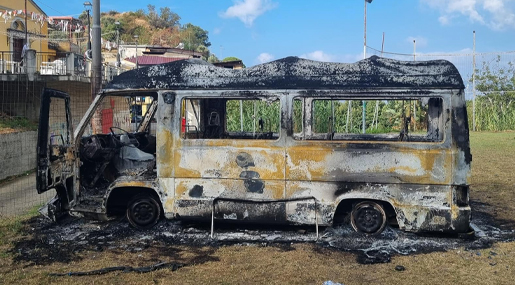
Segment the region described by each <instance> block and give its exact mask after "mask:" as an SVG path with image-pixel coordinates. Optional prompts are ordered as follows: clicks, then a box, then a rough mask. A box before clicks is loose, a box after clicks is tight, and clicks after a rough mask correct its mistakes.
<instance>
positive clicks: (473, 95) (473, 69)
mask: <svg viewBox="0 0 515 285" xmlns="http://www.w3.org/2000/svg"><path fill="white" fill-rule="evenodd" d="M473 34H474V45H473V49H472V131H474V132H475V131H476V31H474V32H473Z"/></svg>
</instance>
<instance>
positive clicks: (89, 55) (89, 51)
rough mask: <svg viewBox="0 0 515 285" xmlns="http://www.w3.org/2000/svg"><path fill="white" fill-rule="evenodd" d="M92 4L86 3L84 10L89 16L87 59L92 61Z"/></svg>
mask: <svg viewBox="0 0 515 285" xmlns="http://www.w3.org/2000/svg"><path fill="white" fill-rule="evenodd" d="M91 6H93V5H92V4H91V2H89V1H86V2H84V9H86V14H87V16H88V46H87V47H86V57H88V58H89V59H91V57H92V56H91V18H90V17H89V10H90V9H91Z"/></svg>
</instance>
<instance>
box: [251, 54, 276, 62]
mask: <svg viewBox="0 0 515 285" xmlns="http://www.w3.org/2000/svg"><path fill="white" fill-rule="evenodd" d="M274 59H275V57H274V56H273V55H272V54H269V53H266V52H263V53H261V54H259V55H258V57H257V59H256V60H257V61H258V62H259V63H265V62H269V61H272V60H274Z"/></svg>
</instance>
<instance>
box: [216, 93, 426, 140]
mask: <svg viewBox="0 0 515 285" xmlns="http://www.w3.org/2000/svg"><path fill="white" fill-rule="evenodd" d="M315 102H316V103H315V104H314V107H313V111H314V113H313V118H314V119H313V120H314V122H313V125H314V131H315V132H317V133H327V132H329V131H330V129H331V128H332V129H333V131H334V132H336V133H355V134H358V133H361V127H362V125H361V124H362V111H363V109H362V103H361V102H362V101H361V100H317V101H315ZM349 102H350V104H351V108H350V116H349V120H348V123H347V113H348V111H349V108H348V107H349ZM366 102H367V104H366V116H365V121H366V128H367V130H366V132H367V133H368V134H380V133H391V132H399V131H401V130H402V127H403V126H402V122H403V121H404V120H403V118H406V117H408V120H409V127H410V129H409V131H410V132H420V131H423V130H425V129H426V124H427V108H425V107H423V106H422V104H421V103H420V101H418V100H367V101H366ZM226 106H227V131H229V132H237V131H240V130H241V123H240V122H241V114H243V131H247V132H251V131H253V128H254V126H256V128H257V124H258V123H257V120H259V119H262V120H263V121H264V122H265V130H267V131H268V126H269V125H271V127H272V131H273V132H277V131H278V128H279V119H280V118H279V117H278V116H277V114H278V113H279V104H278V102H277V101H276V102H273V103H270V102H265V101H258V100H242V107H243V108H242V112H241V113H240V100H230V101H227V105H226ZM301 110H302V101H301V100H294V104H293V130H294V132H295V133H299V132H301V129H302V112H301ZM254 114H256V115H254ZM333 117H334V125H332V124H333V122H332V120H333V119H332V118H333ZM347 124H348V127H347Z"/></svg>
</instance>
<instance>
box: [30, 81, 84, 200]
mask: <svg viewBox="0 0 515 285" xmlns="http://www.w3.org/2000/svg"><path fill="white" fill-rule="evenodd" d="M71 120H72V117H71V111H70V96H69V95H68V94H66V93H65V92H62V91H59V90H54V89H49V88H45V89H43V92H42V94H41V107H40V117H39V129H38V144H37V156H38V158H37V161H38V165H37V181H36V188H37V191H38V193H40V194H41V193H43V192H45V191H48V190H50V189H52V188H55V189H56V191H57V194H58V196H59V199H60V200H61V205H62V206H63V207H64V208H65V209H66V208H69V207H71V206H73V205H74V204H75V200H76V198H77V197H76V196H77V195H76V193H75V191H74V175H75V159H76V154H75V147H74V145H73V143H74V139H73V130H72V128H73V127H72V121H71Z"/></svg>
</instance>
